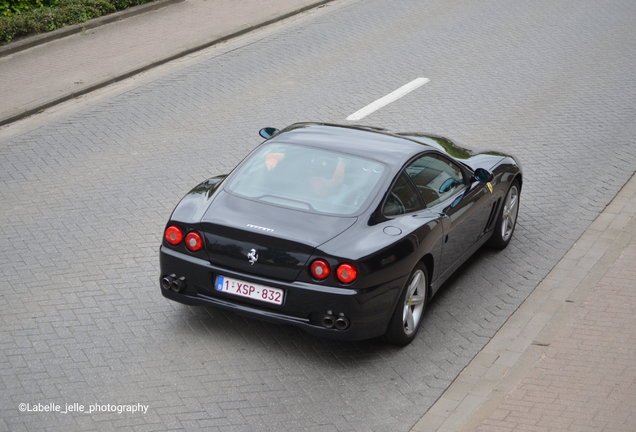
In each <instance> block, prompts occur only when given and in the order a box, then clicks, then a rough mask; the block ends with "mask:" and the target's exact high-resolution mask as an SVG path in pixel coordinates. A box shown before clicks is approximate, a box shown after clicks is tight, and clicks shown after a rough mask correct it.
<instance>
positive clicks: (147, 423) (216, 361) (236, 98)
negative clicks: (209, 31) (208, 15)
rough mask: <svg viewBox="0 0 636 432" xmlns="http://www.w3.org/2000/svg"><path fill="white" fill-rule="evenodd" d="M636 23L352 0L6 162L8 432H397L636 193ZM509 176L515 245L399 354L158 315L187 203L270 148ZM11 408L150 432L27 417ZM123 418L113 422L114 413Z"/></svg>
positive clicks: (616, 2)
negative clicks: (286, 136) (503, 157)
mask: <svg viewBox="0 0 636 432" xmlns="http://www.w3.org/2000/svg"><path fill="white" fill-rule="evenodd" d="M635 18H636V3H634V2H633V1H631V0H607V1H597V0H579V1H561V2H553V1H542V0H538V1H533V2H518V1H512V0H484V1H479V2H475V1H469V0H450V1H449V0H430V1H421V0H402V1H400V2H395V1H388V0H364V1H362V0H344V1H336V2H334V3H332V4H331V5H330V6H328V7H325V8H322V9H321V10H320V12H319V13H314V14H308V15H307V16H305V17H304V18H302V19H296V20H292V21H291V22H289V23H287V24H285V25H281V26H279V27H277V28H276V29H275V31H269V32H264V33H262V34H260V35H259V36H258V37H253V38H252V39H245V40H243V41H242V43H240V44H236V45H235V46H228V47H227V48H226V49H222V50H217V51H213V52H212V53H211V54H210V55H208V56H201V57H199V58H198V59H196V60H195V61H192V62H190V63H187V64H185V63H184V64H183V66H182V67H176V68H173V69H171V70H170V71H169V72H168V73H166V74H165V75H162V76H156V77H154V78H153V79H148V80H145V81H143V82H140V83H139V84H137V85H135V86H132V87H130V88H127V89H126V90H125V91H121V92H119V93H117V94H113V95H110V96H108V97H104V98H101V99H99V100H95V102H94V103H89V104H86V105H84V106H82V107H81V108H78V109H74V110H70V111H68V112H66V113H65V114H63V115H59V116H57V117H51V118H50V120H48V121H44V122H39V123H35V120H34V123H33V127H26V128H24V129H23V130H22V131H21V132H20V133H17V134H13V135H9V136H4V137H3V138H2V139H1V140H0V182H1V184H2V187H1V188H0V203H1V204H0V238H1V239H2V240H0V280H2V284H1V286H2V291H1V292H2V295H0V324H1V328H2V331H1V332H0V346H1V347H2V350H1V352H0V430H11V431H15V430H60V429H65V430H98V429H99V430H118V431H119V430H131V431H132V430H135V431H137V430H140V431H141V430H153V431H157V430H172V429H182V428H184V429H187V430H199V429H204V430H222V431H225V430H250V431H253V430H276V431H281V430H283V431H284V430H290V431H291V430H301V429H304V430H315V431H336V430H337V431H363V430H376V431H385V430H391V431H407V430H409V429H410V428H411V427H412V426H413V425H414V424H415V423H416V422H417V420H418V419H419V418H420V417H421V416H422V415H423V414H424V413H425V412H426V411H427V409H428V408H429V407H430V406H431V405H432V404H433V403H434V402H435V400H436V399H437V398H438V397H439V396H440V395H441V394H442V392H443V391H444V390H445V389H446V388H447V387H448V386H449V385H450V383H451V382H452V381H453V379H454V378H455V377H456V376H457V374H458V373H459V372H461V370H462V369H463V368H464V367H465V366H466V364H468V362H469V361H470V360H471V359H472V358H473V357H474V356H475V355H476V354H477V353H478V352H479V351H480V349H481V348H482V347H483V346H484V345H485V344H486V343H487V342H488V340H489V339H490V338H491V337H492V336H493V335H494V333H495V332H496V331H497V329H499V328H500V327H501V326H502V325H503V323H504V322H505V321H506V319H507V318H508V317H509V316H510V314H512V313H513V312H514V311H515V310H516V308H517V307H518V306H519V305H520V304H521V303H522V302H523V300H524V299H525V298H526V297H527V296H528V295H529V293H530V292H532V290H533V289H534V288H535V287H536V285H537V284H538V283H539V282H540V281H541V280H542V278H543V277H544V276H545V275H546V274H547V273H548V272H549V271H550V270H551V269H552V267H553V266H554V265H555V264H556V263H557V262H558V260H559V259H560V258H561V257H562V256H563V255H564V254H565V252H567V251H568V250H569V248H570V247H571V246H572V245H573V244H574V243H575V242H576V240H577V239H578V237H579V236H580V234H581V233H582V232H583V231H584V230H585V229H586V228H587V227H588V226H589V224H590V223H591V221H593V220H594V218H595V217H596V216H597V215H598V214H599V213H600V211H602V210H603V208H604V207H605V206H606V205H607V204H608V203H609V202H610V201H611V200H612V198H613V197H614V196H615V194H616V193H617V191H618V190H619V189H620V188H621V186H622V185H623V184H624V183H625V182H626V181H627V180H628V179H629V178H630V176H631V175H632V174H633V173H634V171H636V122H635V121H634V119H635V118H636V26H634V22H635ZM418 77H425V78H428V79H430V82H428V83H427V84H425V85H423V86H422V87H420V88H418V89H416V90H414V91H413V92H411V93H409V94H408V95H406V96H404V97H403V98H401V99H399V100H398V101H396V102H393V103H392V104H390V105H388V106H386V107H384V108H381V109H380V110H378V111H376V112H374V113H373V114H371V115H369V116H368V117H365V118H364V119H363V120H361V121H360V122H358V123H360V124H369V125H376V126H382V127H386V128H388V129H392V130H398V131H428V132H435V133H438V134H441V135H447V136H449V137H451V138H454V139H456V140H457V141H459V142H463V143H466V144H470V145H473V146H477V147H482V148H493V149H500V150H504V151H507V152H510V153H512V154H515V155H517V156H519V158H520V159H521V161H522V163H523V166H524V169H525V182H524V189H523V192H522V195H521V205H522V207H521V211H520V215H519V221H518V226H517V230H516V232H515V237H514V238H513V240H512V242H511V244H510V246H509V247H508V248H507V249H506V250H505V251H503V252H494V251H489V250H483V251H480V252H479V253H478V254H477V255H476V256H475V257H474V259H472V260H471V261H470V262H469V263H468V264H467V265H466V266H464V267H463V268H462V271H461V272H460V274H459V275H458V276H457V277H455V278H453V279H452V280H450V281H449V282H448V283H447V284H446V285H445V287H444V288H443V289H442V290H441V292H440V293H439V294H438V295H437V296H436V297H435V298H434V299H433V302H432V304H431V305H430V307H429V309H428V311H427V313H426V316H425V319H424V322H423V327H422V329H421V331H420V333H419V335H418V337H417V339H416V340H415V341H414V342H413V343H412V344H411V345H410V346H408V347H406V348H398V347H393V346H389V345H386V344H383V343H381V342H378V341H377V340H371V341H364V342H357V343H344V342H335V341H330V340H323V339H318V338H314V337H311V336H309V335H307V334H305V333H303V332H301V331H299V330H296V329H294V328H292V327H286V326H276V325H271V324H265V323H261V322H258V321H254V320H249V319H244V318H241V317H239V316H236V315H234V314H231V313H225V312H222V311H219V310H216V309H212V308H202V307H200V308H194V307H186V306H183V305H179V304H176V303H171V302H169V301H167V300H165V299H164V298H163V297H162V296H161V295H160V292H159V287H158V283H159V281H158V278H159V269H158V247H159V243H160V238H161V235H162V230H163V228H164V225H165V222H166V221H167V218H168V216H169V215H170V212H171V211H172V209H173V208H174V206H175V204H176V203H177V202H178V200H179V199H180V197H181V196H182V195H183V194H184V193H185V192H187V191H188V190H189V188H191V187H193V186H194V185H196V184H197V183H198V182H199V181H201V180H203V179H205V178H208V177H211V176H214V175H217V174H222V173H225V172H227V171H228V170H230V169H231V168H232V167H233V166H234V165H235V164H236V163H237V162H239V161H240V160H241V159H242V158H243V157H244V156H245V155H246V154H247V153H248V152H249V151H250V150H251V149H252V148H254V147H255V146H256V145H257V144H258V143H259V142H260V138H259V137H258V130H259V129H260V128H261V127H263V126H276V127H281V126H285V125H288V124H290V123H293V122H296V121H325V122H336V123H345V122H346V120H345V119H346V118H347V117H348V116H349V115H351V114H352V113H354V112H355V111H357V110H359V109H360V108H362V107H364V106H365V105H367V104H369V103H371V102H373V101H374V100H376V99H378V98H380V97H382V96H384V95H386V94H388V93H390V92H392V91H393V90H395V89H397V88H399V87H400V86H402V85H404V84H406V83H408V82H411V81H412V80H414V79H415V78H418ZM20 403H28V404H31V405H33V404H35V405H36V406H37V404H41V405H42V406H45V405H47V404H51V403H53V404H58V405H60V406H61V407H60V410H61V411H65V405H66V404H73V403H77V404H82V405H84V407H85V409H86V410H88V409H89V407H90V406H91V405H93V404H99V405H100V407H101V408H104V407H106V408H104V409H108V405H109V404H110V405H111V406H113V407H115V409H117V408H116V407H117V406H125V405H135V406H137V404H141V405H145V406H147V407H148V408H147V412H146V413H145V414H144V413H139V412H137V413H130V412H121V413H118V412H98V413H95V412H94V413H92V414H87V413H81V412H75V413H72V412H67V413H62V412H21V411H20V409H19V404H20ZM124 409H125V408H124Z"/></svg>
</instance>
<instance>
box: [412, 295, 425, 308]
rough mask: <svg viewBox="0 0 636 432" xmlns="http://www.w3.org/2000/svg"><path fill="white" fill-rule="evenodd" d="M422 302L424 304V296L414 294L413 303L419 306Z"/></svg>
mask: <svg viewBox="0 0 636 432" xmlns="http://www.w3.org/2000/svg"><path fill="white" fill-rule="evenodd" d="M421 304H424V296H421V295H414V296H413V298H412V299H411V305H412V306H418V305H421Z"/></svg>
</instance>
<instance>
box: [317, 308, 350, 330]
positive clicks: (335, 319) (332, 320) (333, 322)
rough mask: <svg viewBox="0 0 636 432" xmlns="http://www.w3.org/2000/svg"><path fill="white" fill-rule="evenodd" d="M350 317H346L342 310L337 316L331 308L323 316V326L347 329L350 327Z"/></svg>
mask: <svg viewBox="0 0 636 432" xmlns="http://www.w3.org/2000/svg"><path fill="white" fill-rule="evenodd" d="M349 324H351V322H350V321H349V318H347V317H345V315H344V314H343V313H342V312H341V313H339V314H338V316H335V315H334V314H333V312H331V311H330V310H329V311H327V314H326V315H325V316H323V317H322V326H323V327H324V328H326V329H332V328H334V327H335V328H336V329H338V330H346V329H347V328H349Z"/></svg>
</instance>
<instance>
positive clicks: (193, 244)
mask: <svg viewBox="0 0 636 432" xmlns="http://www.w3.org/2000/svg"><path fill="white" fill-rule="evenodd" d="M185 245H186V247H187V248H188V250H189V251H190V252H197V251H200V250H201V248H202V247H203V239H202V238H201V234H199V233H198V232H196V231H190V232H189V233H188V235H186V239H185Z"/></svg>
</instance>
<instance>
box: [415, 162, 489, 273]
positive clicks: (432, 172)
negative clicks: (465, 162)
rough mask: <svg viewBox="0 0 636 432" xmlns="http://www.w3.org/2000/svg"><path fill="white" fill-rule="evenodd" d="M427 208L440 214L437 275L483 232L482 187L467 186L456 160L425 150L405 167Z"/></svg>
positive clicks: (461, 256)
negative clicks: (441, 226) (440, 239)
mask: <svg viewBox="0 0 636 432" xmlns="http://www.w3.org/2000/svg"><path fill="white" fill-rule="evenodd" d="M406 172H407V174H408V175H409V177H410V178H411V180H412V181H413V183H414V184H415V186H416V187H417V189H418V191H419V192H420V195H421V196H422V199H423V201H424V203H425V204H426V206H427V208H428V209H429V210H431V211H434V212H437V213H439V214H440V215H442V225H443V227H444V241H443V246H442V256H441V262H440V265H439V267H438V269H439V270H440V274H443V273H445V272H446V271H449V270H450V271H452V270H454V269H455V268H456V267H457V266H459V265H460V264H461V263H462V262H463V260H464V259H466V258H467V256H464V255H465V253H466V252H467V251H468V250H469V249H470V248H471V247H472V246H473V245H474V244H475V243H476V242H477V240H478V239H479V237H480V236H481V234H482V233H483V230H484V227H485V224H486V220H487V218H488V215H489V209H488V204H487V203H486V202H485V201H486V199H487V196H486V194H487V192H486V191H485V187H481V186H479V187H475V188H471V187H470V181H469V178H468V175H467V173H466V172H465V170H463V169H462V168H461V167H460V166H459V165H458V164H457V163H455V162H453V161H452V160H450V159H449V158H447V157H445V156H443V155H441V154H437V153H427V154H425V155H423V156H421V157H419V158H418V159H416V160H415V161H413V162H412V163H411V164H409V166H408V167H407V168H406Z"/></svg>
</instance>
